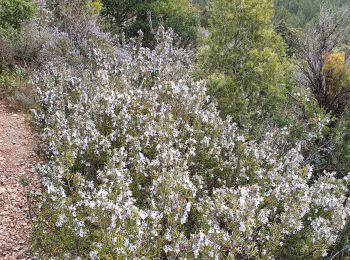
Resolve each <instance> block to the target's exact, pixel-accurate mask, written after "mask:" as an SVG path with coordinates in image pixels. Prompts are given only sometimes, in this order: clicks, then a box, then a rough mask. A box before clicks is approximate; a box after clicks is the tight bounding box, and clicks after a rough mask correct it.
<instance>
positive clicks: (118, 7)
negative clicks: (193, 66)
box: [102, 0, 199, 46]
mask: <svg viewBox="0 0 350 260" xmlns="http://www.w3.org/2000/svg"><path fill="white" fill-rule="evenodd" d="M102 3H103V5H104V8H103V11H102V15H103V16H104V17H106V18H107V20H108V22H109V26H108V28H109V30H111V31H114V32H117V33H120V32H121V30H124V32H125V33H126V36H127V37H136V36H137V34H138V31H139V30H142V31H143V33H144V38H143V40H144V44H145V45H147V46H152V45H153V44H154V41H155V40H154V36H155V33H156V31H157V28H158V26H160V25H162V26H164V27H166V28H169V27H171V28H173V29H174V30H175V32H176V33H177V34H178V35H179V36H180V37H181V38H182V41H183V43H185V44H190V43H194V42H195V41H196V38H197V30H198V25H199V10H198V9H197V7H196V6H195V5H193V4H192V2H191V1H190V0H177V1H172V0H152V1H141V0H132V1H130V0H126V1H125V0H103V1H102Z"/></svg>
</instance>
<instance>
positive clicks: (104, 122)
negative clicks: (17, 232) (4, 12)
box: [33, 30, 349, 259]
mask: <svg viewBox="0 0 350 260" xmlns="http://www.w3.org/2000/svg"><path fill="white" fill-rule="evenodd" d="M85 46H86V47H85V51H84V57H83V58H82V61H83V63H82V64H81V66H71V65H69V62H67V63H65V64H63V63H55V64H53V63H51V64H48V65H47V66H46V68H45V69H44V70H43V71H42V72H41V73H40V74H38V75H37V77H36V78H35V80H34V81H35V84H36V85H37V86H38V93H39V97H40V104H41V110H40V111H37V114H36V119H37V122H38V124H39V126H40V127H41V136H42V138H43V141H44V143H45V153H46V156H47V162H46V163H44V164H43V165H41V166H40V167H39V172H40V173H41V175H42V180H43V185H44V187H45V193H44V194H43V196H42V198H41V202H40V205H41V212H40V213H39V214H38V215H37V216H36V222H35V230H34V240H33V241H34V246H35V249H36V250H37V252H38V257H44V258H48V257H57V258H59V259H60V258H63V257H65V258H69V259H71V258H72V259H81V258H90V259H117V258H126V257H128V258H144V259H148V258H171V259H175V258H179V257H180V258H199V259H203V258H204V259H206V258H216V259H220V258H229V259H232V258H251V257H254V258H263V259H265V258H266V259H267V258H275V257H278V256H281V255H284V254H285V252H286V250H289V249H288V247H293V245H294V249H293V250H295V251H297V252H296V253H299V254H305V255H308V256H309V257H314V258H317V257H319V256H321V255H323V256H324V255H327V249H328V248H329V247H330V246H331V245H332V244H333V243H334V242H335V241H336V239H337V235H338V233H339V231H341V230H342V228H343V227H344V225H345V221H346V218H347V216H348V215H349V207H348V203H347V192H348V190H347V185H348V184H349V179H348V178H344V179H337V178H336V177H335V175H334V174H328V173H325V174H324V176H323V177H321V178H318V179H317V178H315V176H313V167H312V166H309V165H305V164H304V163H303V159H304V158H303V157H302V155H301V153H300V149H301V147H300V146H296V147H295V148H294V149H290V150H289V151H288V152H287V153H282V152H281V149H280V147H281V146H283V144H284V143H287V138H288V134H289V133H288V130H287V129H282V130H281V129H275V130H273V129H271V132H270V133H268V134H266V136H265V138H264V141H263V142H261V143H256V142H254V141H247V140H245V138H244V136H243V135H242V133H240V132H239V131H238V130H237V128H236V126H235V124H233V123H231V121H230V119H229V118H228V119H227V120H222V119H220V117H219V115H218V111H217V110H216V108H215V104H213V103H212V102H210V98H209V97H208V96H207V94H206V87H205V82H195V81H193V80H192V79H191V77H190V74H189V72H190V70H191V63H190V60H191V53H190V52H188V51H186V50H184V49H180V48H177V47H176V45H174V43H173V40H172V32H171V31H167V32H164V31H162V30H161V31H160V32H159V34H158V44H157V46H156V47H155V49H154V50H150V49H147V48H143V47H142V46H141V45H140V44H139V43H138V42H137V41H131V42H130V43H129V44H124V45H123V46H118V47H113V48H112V47H111V46H109V48H106V46H105V44H103V42H102V43H101V41H99V40H98V39H94V38H92V39H90V41H89V42H88V43H87V44H86V45H85ZM88 46H89V47H88ZM111 48H112V49H113V50H114V51H113V52H111ZM79 55H80V54H77V56H79ZM300 237H303V238H300ZM293 238H298V239H297V241H298V243H300V241H301V239H303V242H304V243H303V246H301V247H298V245H297V242H293V241H295V239H294V240H293ZM293 243H295V244H293ZM298 250H299V251H298Z"/></svg>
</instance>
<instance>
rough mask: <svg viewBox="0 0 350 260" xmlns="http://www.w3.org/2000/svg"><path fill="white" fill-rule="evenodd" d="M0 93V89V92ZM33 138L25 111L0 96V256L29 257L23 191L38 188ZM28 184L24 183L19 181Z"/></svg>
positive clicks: (27, 211) (26, 217) (28, 220)
mask: <svg viewBox="0 0 350 260" xmlns="http://www.w3.org/2000/svg"><path fill="white" fill-rule="evenodd" d="M0 94H1V93H0ZM36 145H37V142H36V136H35V133H34V131H33V129H32V128H31V127H30V125H29V120H28V115H27V114H24V113H20V112H16V111H15V110H11V109H10V108H9V107H8V105H7V104H6V103H5V101H3V100H1V97H0V259H2V260H6V259H11V260H12V259H29V257H28V237H29V234H30V229H31V221H30V217H29V209H28V203H27V198H26V194H27V192H28V191H29V190H33V189H38V187H39V185H38V179H37V177H36V175H35V173H34V166H35V164H36V163H37V161H38V157H37V155H36V153H35V151H34V150H35V148H36ZM29 181H30V184H29V185H28V186H24V185H22V184H23V183H28V182H29Z"/></svg>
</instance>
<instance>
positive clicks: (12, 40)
mask: <svg viewBox="0 0 350 260" xmlns="http://www.w3.org/2000/svg"><path fill="white" fill-rule="evenodd" d="M34 12H35V5H34V3H33V2H32V1H31V0H0V72H1V71H2V70H3V69H5V67H7V66H8V65H13V64H14V63H15V60H16V55H17V45H18V41H19V34H20V32H21V28H22V24H23V23H24V22H25V21H28V20H29V19H30V18H31V17H33V15H34Z"/></svg>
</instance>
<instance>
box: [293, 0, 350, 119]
mask: <svg viewBox="0 0 350 260" xmlns="http://www.w3.org/2000/svg"><path fill="white" fill-rule="evenodd" d="M348 19H349V12H348V9H342V10H339V11H335V10H333V9H330V8H328V7H326V6H323V7H322V8H321V13H320V17H319V19H318V20H317V22H315V24H313V25H311V26H309V27H308V28H307V30H306V33H305V35H304V36H303V38H302V39H301V43H300V47H299V52H298V60H299V63H298V68H299V69H298V73H297V78H296V79H297V81H298V82H299V84H300V85H301V86H304V87H305V88H307V89H309V90H310V91H311V93H312V95H313V96H314V98H315V99H316V100H317V102H318V104H319V105H320V107H323V108H324V109H325V110H326V111H327V112H331V113H332V114H333V115H334V116H336V117H340V116H341V114H342V113H343V112H344V110H345V108H346V106H347V104H348V102H349V94H350V88H349V86H348V83H347V78H348V68H349V67H348V62H349V60H348V59H349V56H348V54H346V53H345V52H337V50H338V49H339V48H341V46H342V44H343V43H344V42H346V41H347V39H346V38H347V37H348V29H347V27H346V24H347V21H348Z"/></svg>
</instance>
